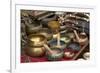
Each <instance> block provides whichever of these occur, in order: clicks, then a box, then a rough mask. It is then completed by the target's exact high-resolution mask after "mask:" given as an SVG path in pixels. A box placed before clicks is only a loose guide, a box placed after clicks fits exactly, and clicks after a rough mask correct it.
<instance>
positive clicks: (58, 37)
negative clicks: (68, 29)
mask: <svg viewBox="0 0 100 73" xmlns="http://www.w3.org/2000/svg"><path fill="white" fill-rule="evenodd" d="M57 46H60V33H58V35H57Z"/></svg>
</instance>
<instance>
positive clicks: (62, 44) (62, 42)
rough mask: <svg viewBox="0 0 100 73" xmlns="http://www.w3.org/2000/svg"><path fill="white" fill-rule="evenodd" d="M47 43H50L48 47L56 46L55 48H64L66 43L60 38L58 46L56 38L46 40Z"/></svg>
mask: <svg viewBox="0 0 100 73" xmlns="http://www.w3.org/2000/svg"><path fill="white" fill-rule="evenodd" d="M48 44H49V45H50V47H57V48H60V49H65V48H66V43H65V42H64V41H62V40H60V46H57V40H56V39H53V40H50V41H49V42H48Z"/></svg>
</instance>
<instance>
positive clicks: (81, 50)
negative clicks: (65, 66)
mask: <svg viewBox="0 0 100 73" xmlns="http://www.w3.org/2000/svg"><path fill="white" fill-rule="evenodd" d="M88 44H89V41H88V42H87V43H86V44H85V45H84V46H83V47H82V48H81V49H80V51H79V52H78V53H77V54H76V55H75V56H74V57H73V59H72V60H76V59H77V58H78V56H79V55H80V54H81V53H82V52H83V50H84V49H85V48H86V47H87V46H88Z"/></svg>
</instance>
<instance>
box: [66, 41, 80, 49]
mask: <svg viewBox="0 0 100 73" xmlns="http://www.w3.org/2000/svg"><path fill="white" fill-rule="evenodd" d="M67 48H68V49H70V50H72V51H79V50H80V49H81V46H80V44H79V43H78V42H71V43H69V44H68V46H67Z"/></svg>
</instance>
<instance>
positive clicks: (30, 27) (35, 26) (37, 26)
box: [26, 23, 42, 35]
mask: <svg viewBox="0 0 100 73" xmlns="http://www.w3.org/2000/svg"><path fill="white" fill-rule="evenodd" d="M40 28H42V25H41V24H40V23H34V24H27V26H26V33H27V35H31V34H35V32H36V30H38V29H40Z"/></svg>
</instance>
